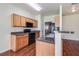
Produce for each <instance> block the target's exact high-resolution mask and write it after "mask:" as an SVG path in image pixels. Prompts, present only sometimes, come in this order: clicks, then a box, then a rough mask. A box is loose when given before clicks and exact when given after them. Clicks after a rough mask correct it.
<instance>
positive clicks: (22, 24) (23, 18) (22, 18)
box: [21, 16, 26, 27]
mask: <svg viewBox="0 0 79 59" xmlns="http://www.w3.org/2000/svg"><path fill="white" fill-rule="evenodd" d="M21 26H23V27H24V26H26V18H25V17H24V16H21Z"/></svg>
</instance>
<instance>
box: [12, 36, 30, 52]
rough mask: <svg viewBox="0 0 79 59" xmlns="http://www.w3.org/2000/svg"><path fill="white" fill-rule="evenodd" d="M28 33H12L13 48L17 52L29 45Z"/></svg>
mask: <svg viewBox="0 0 79 59" xmlns="http://www.w3.org/2000/svg"><path fill="white" fill-rule="evenodd" d="M28 38H29V36H28V35H20V36H19V35H17V36H16V35H11V49H12V50H13V51H14V52H16V51H18V50H19V49H21V48H23V47H24V46H27V45H28Z"/></svg>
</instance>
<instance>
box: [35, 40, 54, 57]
mask: <svg viewBox="0 0 79 59" xmlns="http://www.w3.org/2000/svg"><path fill="white" fill-rule="evenodd" d="M54 55H55V44H51V43H47V42H43V41H39V40H36V56H54Z"/></svg>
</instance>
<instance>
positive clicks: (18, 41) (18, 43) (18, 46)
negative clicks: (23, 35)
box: [15, 37, 20, 51]
mask: <svg viewBox="0 0 79 59" xmlns="http://www.w3.org/2000/svg"><path fill="white" fill-rule="evenodd" d="M15 44H16V51H17V50H19V49H20V38H17V37H16V43H15Z"/></svg>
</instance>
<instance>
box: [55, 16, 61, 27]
mask: <svg viewBox="0 0 79 59" xmlns="http://www.w3.org/2000/svg"><path fill="white" fill-rule="evenodd" d="M55 26H56V27H60V16H55Z"/></svg>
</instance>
